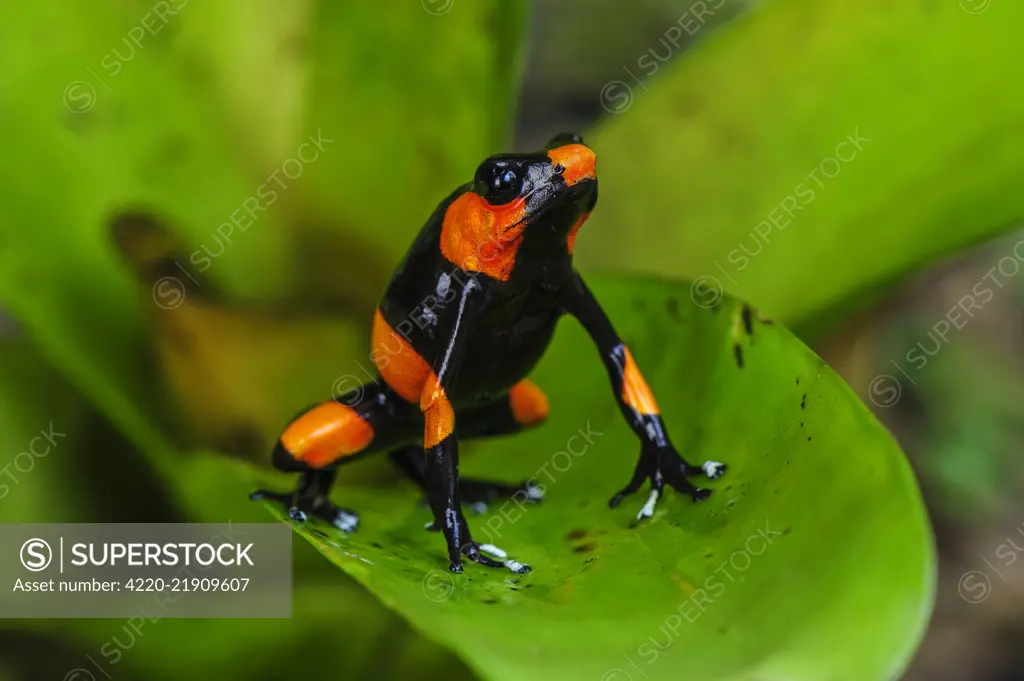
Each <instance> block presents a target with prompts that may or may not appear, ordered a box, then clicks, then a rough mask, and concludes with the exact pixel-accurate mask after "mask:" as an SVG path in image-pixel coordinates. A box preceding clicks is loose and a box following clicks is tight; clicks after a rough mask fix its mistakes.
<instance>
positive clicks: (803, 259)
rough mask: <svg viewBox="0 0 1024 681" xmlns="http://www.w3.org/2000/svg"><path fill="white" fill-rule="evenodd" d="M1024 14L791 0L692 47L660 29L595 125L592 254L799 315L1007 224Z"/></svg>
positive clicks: (588, 252) (983, 7) (582, 242)
mask: <svg viewBox="0 0 1024 681" xmlns="http://www.w3.org/2000/svg"><path fill="white" fill-rule="evenodd" d="M707 4H708V6H709V7H710V6H713V5H714V4H716V3H707ZM717 4H720V3H717ZM1022 22H1024V6H1022V5H1021V4H1020V3H1013V2H968V1H964V2H959V3H957V2H937V3H921V2H917V1H915V0H897V1H896V2H884V1H883V0H868V1H867V2H863V1H861V0H829V1H828V2H815V1H814V0H778V1H776V2H771V3H764V4H761V5H759V6H758V7H757V8H755V9H753V10H752V11H751V12H750V13H748V14H747V15H745V16H743V17H741V18H739V19H737V20H736V21H734V22H733V23H731V24H730V25H729V26H728V27H726V28H724V29H722V30H720V31H717V32H715V33H714V34H713V35H708V36H707V37H706V38H704V39H703V40H702V41H701V44H699V45H698V46H697V47H695V48H694V49H693V50H692V51H690V52H687V53H686V54H684V55H682V56H680V57H679V59H678V60H676V61H673V62H670V63H665V64H662V63H660V62H659V61H657V59H656V58H654V57H653V56H652V55H653V54H655V53H656V54H658V55H662V56H664V55H665V53H666V50H665V49H664V44H663V43H656V44H653V45H652V46H651V48H652V53H640V54H637V58H636V63H635V64H634V63H632V62H631V63H630V64H629V66H630V67H631V71H632V72H634V73H635V74H636V76H637V78H638V79H639V82H636V81H632V80H630V79H629V78H628V77H627V76H624V75H623V76H621V77H622V78H624V82H622V83H617V84H615V85H614V86H613V87H611V88H610V89H609V90H607V91H604V92H603V93H602V94H603V96H605V98H606V101H605V103H606V104H607V105H608V106H609V107H610V108H611V109H613V110H617V111H622V113H620V114H617V115H609V116H608V117H606V119H604V120H603V122H602V123H601V124H600V125H599V126H598V128H597V129H596V130H595V131H594V133H593V134H591V135H590V136H588V137H587V141H588V142H589V143H591V144H592V145H593V146H594V147H595V148H596V149H597V151H598V159H599V168H600V171H599V172H600V176H601V200H600V203H599V205H598V208H597V210H596V211H595V212H594V216H593V218H592V219H591V220H590V221H589V222H588V223H587V226H586V227H585V228H584V231H583V233H581V235H580V238H579V241H578V253H579V256H580V259H581V260H582V262H584V263H586V264H591V265H603V266H610V267H616V268H619V269H626V270H632V271H642V272H647V273H654V274H658V275H660V276H663V277H664V276H667V277H672V278H681V277H685V278H688V279H694V280H700V281H703V282H704V283H705V284H708V285H714V286H718V287H724V289H725V290H727V291H729V292H731V293H734V294H736V295H738V296H739V297H742V298H745V299H747V300H750V301H751V302H753V303H755V304H757V305H758V306H759V307H760V308H762V309H763V310H765V312H766V313H769V314H771V315H773V316H777V317H778V318H780V319H782V320H784V321H786V322H787V323H792V324H795V323H797V322H803V321H805V320H806V319H807V318H808V317H809V316H812V315H814V314H816V313H817V312H819V311H821V310H824V309H826V308H831V307H834V306H836V305H838V304H840V303H841V302H842V301H843V300H844V299H847V298H850V297H852V296H855V295H856V294H857V293H858V292H859V291H860V290H861V289H865V288H871V287H876V286H878V285H879V284H882V283H885V282H888V281H891V280H893V279H894V278H896V277H899V276H900V275H902V274H904V273H905V272H907V271H908V270H910V269H912V268H914V267H916V266H920V265H922V264H924V263H926V262H929V261H931V260H934V259H936V258H938V257H940V256H942V255H943V254H946V253H949V252H951V251H954V250H956V249H959V248H963V247H965V246H967V245H968V244H971V243H973V242H977V241H979V240H982V239H985V238H988V237H990V236H992V235H994V234H996V233H998V232H999V231H1000V230H1003V229H1004V228H1006V227H1008V226H1010V225H1012V224H1013V223H1014V222H1016V221H1019V220H1020V219H1021V217H1024V194H1022V193H1021V192H1020V191H1019V184H1020V178H1021V176H1022V175H1024V153H1022V149H1021V142H1020V136H1019V135H1017V134H1016V133H1015V131H1016V130H1019V129H1020V128H1021V126H1022V125H1024V95H1022V94H1021V91H1020V89H1019V88H1014V87H1007V84H1008V83H1012V82H1016V80H1018V78H1019V74H1020V73H1021V72H1022V71H1024V53H1022V52H1021V50H1020V39H1019V30H1018V27H1019V26H1020V25H1021V23H1022ZM687 26H689V28H687V29H686V30H687V31H690V32H692V31H693V30H694V25H693V23H692V22H687ZM665 28H666V33H667V32H668V30H669V28H670V27H669V26H666V27H665ZM676 28H678V27H676ZM696 30H697V31H700V30H707V29H706V28H705V29H701V28H700V27H699V26H697V27H696ZM697 35H698V36H699V35H700V34H699V33H698V34H697ZM594 96H595V97H597V96H598V94H597V93H595V95H594ZM840 158H842V159H844V160H839V159H840ZM702 278H703V279H702Z"/></svg>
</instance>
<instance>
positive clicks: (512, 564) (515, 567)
mask: <svg viewBox="0 0 1024 681" xmlns="http://www.w3.org/2000/svg"><path fill="white" fill-rule="evenodd" d="M505 567H507V568H508V569H509V570H511V571H512V572H514V573H516V574H517V575H522V574H526V573H527V572H529V571H530V566H529V565H527V564H525V563H520V562H517V561H514V560H506V561H505Z"/></svg>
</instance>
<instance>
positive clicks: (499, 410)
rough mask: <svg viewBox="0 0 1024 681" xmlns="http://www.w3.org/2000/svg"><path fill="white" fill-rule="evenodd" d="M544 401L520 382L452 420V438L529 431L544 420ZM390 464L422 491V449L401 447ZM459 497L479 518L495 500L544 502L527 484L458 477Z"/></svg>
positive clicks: (539, 393) (535, 488)
mask: <svg viewBox="0 0 1024 681" xmlns="http://www.w3.org/2000/svg"><path fill="white" fill-rule="evenodd" d="M547 415H548V399H547V397H546V396H545V395H544V393H543V392H542V391H541V389H540V388H539V387H537V385H536V384H535V383H533V382H532V381H529V380H526V379H523V380H522V381H520V382H519V383H517V384H516V385H515V386H514V387H513V388H512V390H511V391H509V394H508V396H507V397H505V398H504V399H502V400H499V401H497V402H494V403H492V404H488V405H486V406H483V407H477V408H475V409H472V410H470V411H468V412H466V413H464V414H459V416H458V418H457V419H456V426H455V428H456V436H457V437H458V439H459V440H460V441H464V440H469V439H474V438H484V437H494V436H498V435H509V434H512V433H517V432H519V431H521V430H525V429H527V428H533V427H536V426H538V425H540V424H541V423H543V422H544V420H545V419H546V418H547ZM389 457H390V458H391V461H392V462H393V463H394V464H395V465H396V466H397V467H398V468H399V469H400V470H401V471H402V472H404V473H405V474H406V475H408V476H409V477H410V478H411V479H412V480H413V481H414V482H416V484H417V485H419V486H420V487H423V488H424V489H426V478H425V473H424V467H425V463H424V460H423V449H422V448H421V447H418V446H408V447H401V448H399V449H396V450H394V451H392V452H391V453H390V454H389ZM459 496H460V498H461V499H462V502H463V504H465V505H467V506H469V509H470V511H471V512H473V513H476V514H480V513H484V512H485V511H486V510H487V504H489V503H491V502H493V501H496V500H498V499H508V498H511V499H515V500H518V501H523V502H537V501H540V500H541V499H543V498H544V491H543V488H542V487H540V486H539V485H537V484H535V483H533V482H531V481H524V482H521V483H519V484H510V483H505V482H496V481H492V480H480V479H474V478H466V477H460V479H459Z"/></svg>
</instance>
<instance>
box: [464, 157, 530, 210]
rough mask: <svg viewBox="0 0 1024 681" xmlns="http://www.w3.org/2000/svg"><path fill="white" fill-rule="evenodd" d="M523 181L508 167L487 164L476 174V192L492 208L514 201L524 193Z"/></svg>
mask: <svg viewBox="0 0 1024 681" xmlns="http://www.w3.org/2000/svg"><path fill="white" fill-rule="evenodd" d="M522 190H523V180H522V178H521V177H520V176H519V173H517V172H516V171H515V170H514V169H513V168H510V167H509V166H507V165H503V164H502V165H498V164H489V163H485V164H483V165H482V166H480V169H479V170H477V172H476V180H475V182H474V191H476V193H477V194H479V195H480V196H482V197H484V198H485V199H487V203H489V204H491V205H492V206H500V205H503V204H506V203H509V202H511V201H513V200H514V199H515V198H516V197H517V196H519V195H520V194H521V193H522Z"/></svg>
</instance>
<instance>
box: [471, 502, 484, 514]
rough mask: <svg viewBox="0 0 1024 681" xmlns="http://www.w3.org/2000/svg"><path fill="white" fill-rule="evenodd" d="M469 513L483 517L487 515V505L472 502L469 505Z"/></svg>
mask: <svg viewBox="0 0 1024 681" xmlns="http://www.w3.org/2000/svg"><path fill="white" fill-rule="evenodd" d="M469 512H470V513H472V514H473V515H483V514H484V513H487V504H485V503H484V502H482V501H474V502H473V503H472V504H470V505H469Z"/></svg>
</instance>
